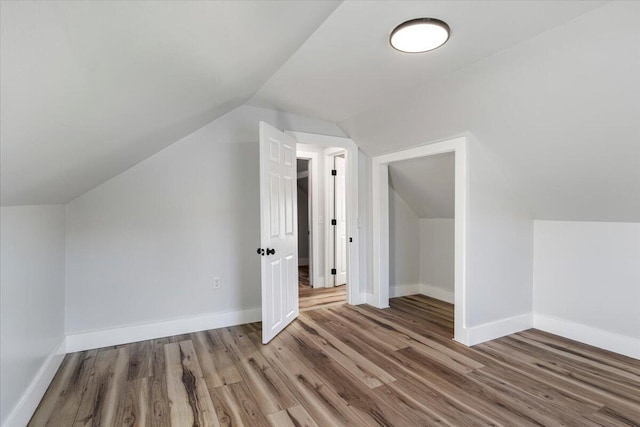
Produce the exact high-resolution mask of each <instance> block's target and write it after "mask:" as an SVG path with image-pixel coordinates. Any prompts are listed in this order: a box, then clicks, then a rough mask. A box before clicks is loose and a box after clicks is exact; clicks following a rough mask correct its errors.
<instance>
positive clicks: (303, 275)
mask: <svg viewBox="0 0 640 427" xmlns="http://www.w3.org/2000/svg"><path fill="white" fill-rule="evenodd" d="M298 287H299V288H300V289H305V288H306V289H310V288H311V281H310V280H309V266H308V265H300V266H298Z"/></svg>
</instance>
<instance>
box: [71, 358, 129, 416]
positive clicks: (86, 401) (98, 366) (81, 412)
mask: <svg viewBox="0 0 640 427" xmlns="http://www.w3.org/2000/svg"><path fill="white" fill-rule="evenodd" d="M128 367H129V349H128V348H127V347H119V348H117V349H107V350H101V351H99V352H98V354H97V356H96V359H95V363H94V365H93V369H92V372H91V374H90V377H89V380H88V382H87V386H86V388H85V392H84V393H83V396H82V399H81V403H80V408H79V409H78V413H77V415H76V419H75V422H74V424H73V425H74V426H75V427H79V426H88V425H92V426H93V425H115V424H116V423H117V421H118V418H119V417H121V414H122V411H123V406H124V397H125V394H126V384H127V374H128Z"/></svg>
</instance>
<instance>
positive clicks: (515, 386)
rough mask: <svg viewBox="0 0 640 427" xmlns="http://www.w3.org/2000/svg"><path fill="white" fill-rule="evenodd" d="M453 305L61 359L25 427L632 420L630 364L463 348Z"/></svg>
mask: <svg viewBox="0 0 640 427" xmlns="http://www.w3.org/2000/svg"><path fill="white" fill-rule="evenodd" d="M452 325H453V308H452V306H451V305H449V304H446V303H442V302H439V301H436V300H433V299H429V298H427V297H422V296H413V297H404V298H397V299H393V300H391V308H390V309H386V310H378V309H374V308H371V307H368V306H358V307H353V306H349V305H343V306H340V307H333V308H329V309H319V310H314V311H308V312H306V313H303V314H301V315H300V317H299V319H298V320H296V321H295V322H294V323H293V324H291V325H290V326H289V327H288V328H287V329H286V330H285V331H284V332H283V333H281V334H280V335H279V336H278V337H277V338H276V339H274V341H272V342H271V343H270V344H269V345H265V346H263V345H261V344H260V324H259V323H255V324H250V325H244V326H238V327H231V328H223V329H216V330H211V331H206V332H199V333H194V334H188V335H182V336H176V337H170V338H163V339H157V340H151V341H144V342H139V343H135V344H128V345H123V346H117V347H110V348H103V349H100V350H91V351H85V352H81V353H74V354H69V355H67V356H66V358H65V361H64V363H63V365H62V366H61V368H60V370H59V372H58V373H57V375H56V377H55V379H54V381H53V383H52V384H51V386H50V387H49V390H48V391H47V393H46V395H45V397H44V399H43V400H42V402H41V404H40V406H39V407H38V410H37V411H36V413H35V415H34V417H33V419H32V420H31V423H30V425H32V426H44V425H52V426H88V425H95V426H98V425H99V426H123V425H124V426H133V425H136V426H137V425H140V426H147V425H149V426H156V425H157V426H168V425H172V426H210V425H212V426H218V425H221V426H240V425H246V426H267V425H271V426H277V427H283V426H342V425H350V426H380V425H382V426H386V425H395V426H430V425H450V426H475V425H494V426H498V425H502V426H533V425H537V426H540V425H545V426H557V425H569V426H581V427H582V426H629V425H632V426H638V425H640V361H638V360H635V359H631V358H627V357H623V356H619V355H616V354H613V353H609V352H606V351H603V350H599V349H596V348H593V347H589V346H587V345H583V344H579V343H576V342H573V341H570V340H567V339H564V338H560V337H557V336H554V335H550V334H547V333H543V332H539V331H535V330H529V331H526V332H522V333H518V334H515V335H511V336H509V337H505V338H501V339H498V340H495V341H491V342H488V343H485V344H481V345H478V346H475V347H473V348H467V347H464V346H462V345H459V344H457V343H455V342H454V341H452V340H451V336H452V333H453V328H452Z"/></svg>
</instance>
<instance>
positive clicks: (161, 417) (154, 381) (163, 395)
mask: <svg viewBox="0 0 640 427" xmlns="http://www.w3.org/2000/svg"><path fill="white" fill-rule="evenodd" d="M168 343H169V340H168V339H167V338H160V339H156V340H152V341H151V361H150V365H149V369H150V372H149V402H148V405H147V413H148V414H149V415H148V420H149V422H148V424H149V425H151V426H152V427H166V426H169V423H170V421H171V420H170V418H169V415H170V409H169V395H168V392H167V375H166V369H165V355H164V346H165V344H168Z"/></svg>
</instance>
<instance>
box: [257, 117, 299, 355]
mask: <svg viewBox="0 0 640 427" xmlns="http://www.w3.org/2000/svg"><path fill="white" fill-rule="evenodd" d="M295 152H296V141H295V139H293V138H292V137H290V136H288V135H285V134H284V133H283V132H280V131H279V130H277V129H275V128H273V127H271V126H269V125H267V124H266V123H263V122H261V123H260V218H261V223H260V224H261V226H260V229H261V231H260V243H261V248H262V249H264V250H265V253H264V255H263V256H261V258H262V260H261V261H262V262H261V270H262V342H263V343H265V344H266V343H268V342H269V341H271V339H273V338H274V337H275V336H276V335H277V334H278V333H279V332H280V331H282V330H283V329H284V328H285V327H286V326H287V325H288V324H289V323H291V322H292V321H293V320H294V319H295V318H296V317H298V253H297V252H298V245H297V239H298V224H297V215H296V211H297V199H296V198H297V192H296V191H295V189H296V181H295V180H296V163H295V162H294V159H295Z"/></svg>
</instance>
